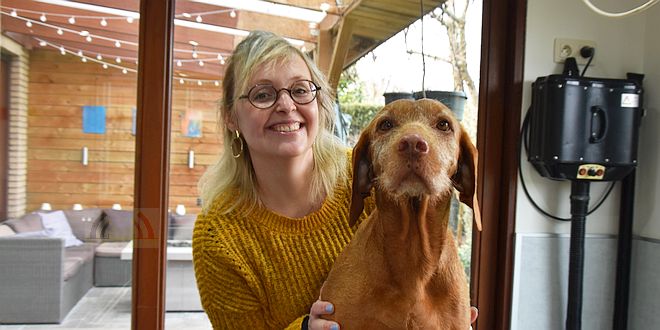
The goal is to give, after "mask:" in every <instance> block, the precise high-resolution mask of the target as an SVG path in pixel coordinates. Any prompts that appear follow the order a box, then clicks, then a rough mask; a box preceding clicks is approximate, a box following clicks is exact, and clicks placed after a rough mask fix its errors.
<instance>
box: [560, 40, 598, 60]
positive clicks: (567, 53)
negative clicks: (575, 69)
mask: <svg viewBox="0 0 660 330" xmlns="http://www.w3.org/2000/svg"><path fill="white" fill-rule="evenodd" d="M585 46H589V47H593V48H594V49H595V48H596V42H595V41H591V40H578V39H561V38H557V39H555V63H564V61H566V58H568V57H575V61H576V62H577V64H587V61H588V60H589V58H588V57H582V56H581V55H580V49H582V47H585ZM590 65H594V62H591V64H590Z"/></svg>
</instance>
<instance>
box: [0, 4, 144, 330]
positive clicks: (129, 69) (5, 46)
mask: <svg viewBox="0 0 660 330" xmlns="http://www.w3.org/2000/svg"><path fill="white" fill-rule="evenodd" d="M0 4H1V5H2V7H1V10H2V15H1V17H2V18H1V23H2V36H1V38H2V42H1V47H2V69H3V70H2V76H3V80H2V81H3V83H2V85H1V87H0V88H1V89H2V105H3V106H2V117H1V118H2V120H3V121H2V125H0V126H1V127H2V128H1V129H0V134H2V135H1V138H2V140H1V141H0V144H2V145H3V148H2V149H1V150H2V153H3V155H2V156H0V159H1V160H2V164H1V165H0V176H1V177H0V181H4V180H5V179H6V180H7V185H6V187H3V188H2V190H1V191H0V193H1V194H2V196H1V197H2V199H1V200H2V202H1V203H0V205H1V206H2V207H1V208H0V210H1V211H2V214H0V217H1V218H0V220H2V221H3V222H1V223H0V228H1V229H0V232H1V233H2V234H0V236H3V237H0V265H1V266H0V291H1V292H2V294H1V295H0V300H1V302H0V306H2V307H1V308H0V323H8V324H9V323H16V324H25V325H26V326H25V328H30V327H31V326H30V325H31V324H35V323H47V324H52V327H53V328H55V327H57V328H97V327H103V328H118V329H128V328H130V324H131V275H132V272H131V268H132V260H131V257H132V254H131V249H130V241H131V240H132V237H133V223H132V214H133V211H132V210H133V191H134V159H135V130H134V127H135V126H134V118H135V109H136V95H137V49H138V39H139V38H138V31H139V25H138V16H139V15H138V10H139V1H134V0H132V1H104V0H89V1H85V3H84V4H83V3H81V2H74V1H53V0H43V1H24V0H1V1H0ZM5 219H8V220H5ZM11 236H14V237H11ZM50 327H51V326H50V325H39V328H40V329H41V328H50Z"/></svg>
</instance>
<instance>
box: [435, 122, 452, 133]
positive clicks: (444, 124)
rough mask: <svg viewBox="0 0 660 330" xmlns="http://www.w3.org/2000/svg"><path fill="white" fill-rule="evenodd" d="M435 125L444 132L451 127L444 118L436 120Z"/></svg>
mask: <svg viewBox="0 0 660 330" xmlns="http://www.w3.org/2000/svg"><path fill="white" fill-rule="evenodd" d="M436 127H437V128H438V129H439V130H441V131H445V132H446V131H448V130H450V129H451V127H450V126H449V122H448V121H446V120H441V121H440V122H438V124H437V125H436Z"/></svg>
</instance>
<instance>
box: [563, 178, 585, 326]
mask: <svg viewBox="0 0 660 330" xmlns="http://www.w3.org/2000/svg"><path fill="white" fill-rule="evenodd" d="M588 208H589V181H582V180H574V181H571V248H570V260H569V264H568V308H567V311H566V312H567V313H566V329H567V330H580V329H581V328H582V282H583V275H584V234H585V224H586V218H587V212H588Z"/></svg>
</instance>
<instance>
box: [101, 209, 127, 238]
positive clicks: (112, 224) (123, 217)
mask: <svg viewBox="0 0 660 330" xmlns="http://www.w3.org/2000/svg"><path fill="white" fill-rule="evenodd" d="M103 212H104V213H105V222H106V223H107V227H106V229H105V231H104V232H103V237H104V238H105V239H107V240H108V241H131V240H133V211H132V210H112V209H103Z"/></svg>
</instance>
